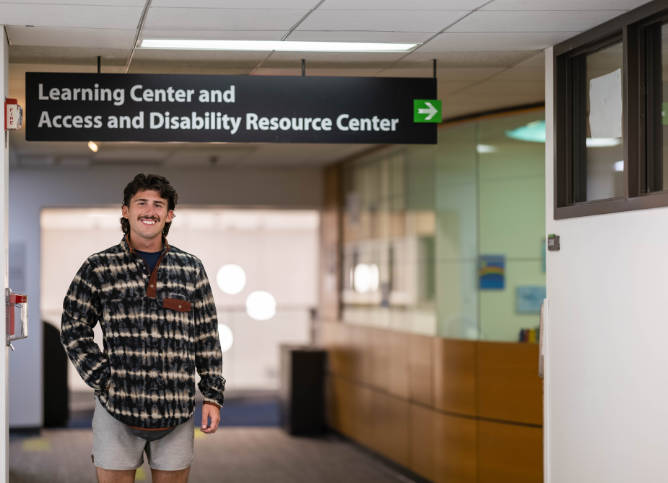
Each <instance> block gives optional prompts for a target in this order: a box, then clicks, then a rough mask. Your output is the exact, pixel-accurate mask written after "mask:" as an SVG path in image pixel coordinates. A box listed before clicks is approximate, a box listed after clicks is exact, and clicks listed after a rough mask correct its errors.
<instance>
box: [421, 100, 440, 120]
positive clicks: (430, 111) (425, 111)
mask: <svg viewBox="0 0 668 483" xmlns="http://www.w3.org/2000/svg"><path fill="white" fill-rule="evenodd" d="M425 104H426V105H427V106H429V108H424V107H421V108H418V114H429V115H428V116H427V117H426V119H425V120H426V121H431V118H432V117H434V116H435V115H436V114H437V113H438V109H436V108H435V107H434V106H433V105H432V104H431V102H425Z"/></svg>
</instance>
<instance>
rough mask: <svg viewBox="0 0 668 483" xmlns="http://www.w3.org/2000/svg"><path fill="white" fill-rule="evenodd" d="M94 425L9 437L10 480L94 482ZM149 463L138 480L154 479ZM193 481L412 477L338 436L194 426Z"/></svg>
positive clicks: (372, 481)
mask: <svg viewBox="0 0 668 483" xmlns="http://www.w3.org/2000/svg"><path fill="white" fill-rule="evenodd" d="M91 445H92V433H91V431H90V429H47V430H42V432H41V435H39V436H21V435H12V436H11V438H10V449H9V453H10V482H11V483H84V482H86V483H88V482H90V483H93V482H95V481H96V480H95V470H94V468H93V465H92V463H91V459H90V448H91ZM150 480H151V478H150V470H149V468H148V466H147V465H146V463H144V466H143V467H142V468H140V470H139V471H138V472H137V476H136V481H146V482H148V481H150ZM189 481H190V483H212V482H233V483H288V482H290V483H316V482H322V483H340V482H346V483H356V482H359V483H381V482H388V483H389V482H404V483H405V482H409V481H412V480H411V479H410V478H407V477H406V476H405V475H402V474H399V473H397V472H395V471H394V470H393V469H392V468H390V467H388V466H386V465H385V464H384V463H383V462H381V461H380V460H378V459H377V458H374V457H372V456H370V455H368V454H367V453H365V452H364V451H361V450H360V449H359V448H357V447H356V446H354V445H352V444H350V443H348V442H346V441H344V440H341V439H340V438H338V437H336V436H325V437H321V438H303V437H291V436H289V435H288V434H286V433H285V432H284V431H283V430H281V429H279V428H271V427H246V428H243V427H224V428H221V430H219V431H217V432H216V433H215V434H213V435H205V434H203V433H200V432H199V431H198V430H196V433H195V461H194V462H193V465H192V470H191V473H190V479H189Z"/></svg>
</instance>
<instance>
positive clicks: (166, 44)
mask: <svg viewBox="0 0 668 483" xmlns="http://www.w3.org/2000/svg"><path fill="white" fill-rule="evenodd" d="M416 45H417V44H390V43H378V42H299V41H292V40H201V39H196V40H194V39H190V40H187V39H184V40H178V39H144V40H143V41H142V43H141V48H142V49H175V50H235V51H257V52H268V51H272V50H275V51H278V52H407V51H409V50H411V49H413V48H414V47H415V46H416Z"/></svg>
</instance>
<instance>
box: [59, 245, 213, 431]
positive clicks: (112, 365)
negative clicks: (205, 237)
mask: <svg viewBox="0 0 668 483" xmlns="http://www.w3.org/2000/svg"><path fill="white" fill-rule="evenodd" d="M98 322H99V323H100V325H101V326H102V332H103V334H104V339H103V340H104V350H103V351H101V350H100V348H99V347H98V345H97V344H96V343H95V342H94V340H93V327H95V324H97V323H98ZM61 341H62V343H63V345H64V347H65V350H66V352H67V355H68V356H69V358H70V360H71V361H72V362H73V363H74V366H75V367H76V368H77V371H78V372H79V374H80V375H81V377H82V378H83V380H84V381H85V382H86V383H87V384H88V385H89V386H91V387H92V388H93V389H95V393H96V395H97V396H98V398H99V400H100V403H101V404H102V405H103V406H104V407H105V408H106V409H107V411H109V413H110V414H111V415H112V416H114V417H115V418H116V419H118V420H119V421H122V422H123V423H126V424H128V425H130V426H137V427H142V428H167V427H172V426H176V425H178V424H181V423H183V422H185V421H187V420H188V419H189V418H190V416H192V414H193V409H194V405H195V369H197V372H198V373H199V375H200V378H201V380H200V383H199V388H200V391H201V392H202V395H203V396H204V401H205V402H211V403H214V404H217V405H218V406H222V405H223V391H224V389H225V379H224V378H223V376H222V366H223V360H222V353H221V350H220V341H219V339H218V321H217V317H216V306H215V303H214V300H213V294H212V293H211V287H210V286H209V281H208V279H207V276H206V273H205V271H204V267H203V266H202V262H201V261H200V260H199V259H198V258H197V257H195V256H193V255H191V254H189V253H186V252H184V251H182V250H179V249H178V248H176V247H170V246H169V245H168V244H167V241H166V240H165V241H164V248H163V251H162V254H161V255H160V258H159V259H158V262H157V263H156V265H155V268H154V269H153V272H152V273H150V274H149V273H148V269H147V267H146V264H145V262H144V260H143V259H142V258H141V257H140V256H139V255H138V254H137V253H136V252H135V251H134V250H133V249H132V248H131V247H130V245H129V244H128V241H127V239H124V240H123V241H121V243H120V244H119V245H116V246H114V247H111V248H109V249H107V250H105V251H103V252H100V253H96V254H94V255H91V256H90V257H88V259H87V260H86V261H85V262H84V264H83V265H82V266H81V268H80V269H79V271H78V272H77V274H76V276H75V277H74V280H73V281H72V284H71V285H70V288H69V290H68V292H67V295H66V297H65V301H64V303H63V318H62V329H61Z"/></svg>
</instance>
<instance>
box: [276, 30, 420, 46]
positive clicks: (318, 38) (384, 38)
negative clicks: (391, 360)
mask: <svg viewBox="0 0 668 483" xmlns="http://www.w3.org/2000/svg"><path fill="white" fill-rule="evenodd" d="M431 35H433V34H431V33H429V32H362V31H359V30H355V31H346V30H338V31H331V30H295V31H294V32H292V33H291V34H290V36H289V37H288V38H287V39H286V40H307V41H314V42H390V43H411V44H417V43H420V42H423V41H425V40H427V39H428V38H429V37H430V36H431Z"/></svg>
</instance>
